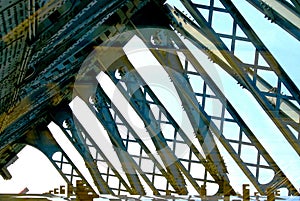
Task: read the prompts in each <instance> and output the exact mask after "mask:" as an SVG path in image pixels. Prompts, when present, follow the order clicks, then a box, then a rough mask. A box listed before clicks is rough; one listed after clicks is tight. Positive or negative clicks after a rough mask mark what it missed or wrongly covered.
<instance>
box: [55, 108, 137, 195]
mask: <svg viewBox="0 0 300 201" xmlns="http://www.w3.org/2000/svg"><path fill="white" fill-rule="evenodd" d="M69 109H70V108H67V111H68V112H69V113H65V114H63V115H61V114H60V115H59V114H58V115H59V116H58V118H55V119H54V121H55V122H57V123H58V125H61V126H60V127H61V129H62V130H63V131H64V133H65V134H66V135H68V136H67V137H68V138H69V139H70V140H71V141H72V143H73V144H74V146H75V147H77V149H78V151H79V153H80V154H81V155H87V157H84V160H85V162H86V165H87V166H88V167H89V169H90V172H91V175H92V177H93V179H94V181H95V183H96V185H101V187H100V189H101V191H100V193H108V194H111V195H114V194H118V195H120V193H121V192H122V191H123V192H124V191H126V192H128V193H130V194H134V191H133V190H132V189H131V188H130V186H129V185H128V184H127V183H126V181H125V180H124V179H123V178H122V176H121V175H120V173H119V172H118V171H117V169H116V168H115V167H114V165H113V164H112V163H111V162H110V161H109V159H108V157H109V156H106V155H105V154H104V153H103V151H102V150H101V149H100V147H99V146H98V145H97V143H96V142H95V141H94V139H93V138H92V137H91V136H90V135H89V133H88V132H87V131H86V129H85V128H84V127H83V126H82V125H81V123H80V122H79V121H78V119H77V118H76V117H75V116H74V115H73V114H72V112H71V111H69ZM64 112H66V111H64ZM70 114H72V116H70ZM64 118H66V119H65V120H66V121H67V122H65V123H67V124H68V125H69V128H65V127H64V126H63V123H64V121H63V122H61V120H63V119H64ZM68 131H69V132H68ZM89 160H92V161H89ZM103 163H105V164H106V166H107V170H106V171H107V172H106V173H104V172H100V171H99V168H98V167H99V165H102V164H103ZM103 176H105V177H106V179H105V181H104V179H103ZM109 177H110V178H112V177H114V178H117V179H118V180H119V183H117V184H114V185H115V186H113V185H108V179H109ZM103 188H104V190H102V189H103ZM114 191H115V192H116V193H115V192H114Z"/></svg>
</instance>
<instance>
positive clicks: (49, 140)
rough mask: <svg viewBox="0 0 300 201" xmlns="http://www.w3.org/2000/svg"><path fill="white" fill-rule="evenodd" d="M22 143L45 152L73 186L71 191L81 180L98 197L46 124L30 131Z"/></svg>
mask: <svg viewBox="0 0 300 201" xmlns="http://www.w3.org/2000/svg"><path fill="white" fill-rule="evenodd" d="M20 143H25V144H28V145H31V146H33V147H35V148H37V149H38V150H40V151H41V152H42V153H44V154H45V155H46V157H47V158H48V159H49V161H50V162H51V163H52V165H53V166H54V167H55V168H56V170H57V171H58V172H59V174H60V175H61V176H62V178H63V179H64V180H65V181H66V183H67V184H68V186H69V187H71V188H72V189H69V190H70V191H69V192H70V193H72V192H73V186H75V185H76V181H77V180H81V181H82V182H83V184H85V186H86V187H87V188H88V191H89V193H90V194H91V195H93V196H94V197H98V196H97V194H96V192H95V191H94V189H93V188H92V187H91V186H90V184H89V183H88V181H87V180H86V179H85V177H84V176H83V175H82V174H81V172H80V171H79V170H78V168H77V167H76V165H75V164H74V163H73V162H72V160H71V159H70V158H69V157H68V155H67V154H66V153H65V152H64V150H63V149H62V148H61V147H60V146H59V144H58V143H57V142H56V140H55V139H54V137H53V136H52V134H51V132H50V131H49V129H48V128H47V127H46V126H40V127H36V128H34V129H32V130H30V131H28V132H27V133H26V134H25V135H24V136H23V138H22V139H21V140H20Z"/></svg>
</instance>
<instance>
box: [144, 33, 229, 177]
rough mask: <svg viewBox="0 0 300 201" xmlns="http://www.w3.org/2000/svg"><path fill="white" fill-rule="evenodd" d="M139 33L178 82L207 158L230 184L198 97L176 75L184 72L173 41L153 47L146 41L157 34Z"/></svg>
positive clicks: (182, 98) (186, 109)
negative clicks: (198, 108)
mask: <svg viewBox="0 0 300 201" xmlns="http://www.w3.org/2000/svg"><path fill="white" fill-rule="evenodd" d="M139 33H140V36H141V38H143V41H144V42H145V43H146V44H147V46H148V48H149V50H150V51H151V52H152V54H153V55H154V56H155V58H156V59H157V60H158V61H159V63H160V64H161V65H162V66H163V67H164V69H165V71H167V73H168V74H169V76H170V77H171V80H173V81H174V79H175V80H176V81H178V82H176V81H174V86H175V88H176V90H177V93H178V94H179V97H180V99H181V102H182V105H183V108H184V110H185V111H186V113H187V115H188V117H189V119H190V122H191V123H192V126H193V129H194V132H195V134H196V137H197V138H198V140H199V142H200V144H201V146H202V147H203V148H204V152H205V154H206V156H207V157H208V158H210V160H211V161H212V162H213V163H214V165H215V166H216V168H217V170H218V173H219V174H220V175H221V177H222V178H223V179H224V181H227V182H229V180H228V177H227V175H226V173H227V170H226V167H225V162H224V161H223V159H222V156H221V154H220V152H219V150H218V148H217V145H216V143H215V141H214V139H213V135H212V133H211V132H210V131H209V128H208V125H209V124H206V123H205V122H204V121H203V119H201V117H200V118H199V114H198V113H197V112H196V110H195V108H197V105H198V101H197V99H196V96H194V93H193V90H192V88H191V87H190V86H188V85H186V84H187V83H185V82H184V81H183V82H182V81H180V80H182V79H184V76H182V74H179V73H178V74H177V73H176V72H180V71H182V69H183V67H182V64H181V62H180V59H179V58H178V56H177V54H176V53H175V51H174V49H173V47H171V46H168V45H170V44H171V41H168V39H167V38H166V40H167V41H168V42H167V45H166V46H164V47H163V46H160V45H153V44H151V42H150V41H148V40H146V38H148V39H150V38H151V35H152V36H155V34H157V33H155V32H151V31H150V30H148V31H147V32H143V33H141V32H139ZM163 48H167V49H163ZM161 49H163V50H161ZM174 70H175V71H174ZM174 76H175V77H176V78H175V77H174ZM178 76H179V77H178ZM184 80H185V79H184ZM176 83H177V84H176ZM183 88H184V89H183ZM191 105H194V106H196V107H191Z"/></svg>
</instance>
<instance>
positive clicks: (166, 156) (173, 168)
mask: <svg viewBox="0 0 300 201" xmlns="http://www.w3.org/2000/svg"><path fill="white" fill-rule="evenodd" d="M121 62H122V65H125V66H126V63H127V64H128V62H129V61H127V62H126V61H124V59H123V60H122V61H121ZM117 65H118V64H117ZM115 70H116V69H115ZM123 73H124V74H123ZM107 74H108V75H109V76H110V78H111V79H112V81H113V82H114V83H115V84H116V85H117V83H118V82H119V80H118V79H117V78H116V77H115V71H110V70H107ZM125 74H126V70H125V69H124V72H121V76H124V75H125ZM127 78H128V79H125V80H124V84H125V85H126V87H127V90H125V89H124V88H123V87H121V86H120V85H118V88H119V90H120V91H121V92H122V94H123V95H124V96H125V97H126V99H127V101H128V102H129V103H130V104H131V105H132V107H133V108H134V110H135V111H136V112H137V114H138V115H139V116H140V118H141V119H142V120H143V122H144V124H145V126H146V128H147V131H148V132H149V134H150V137H151V140H152V142H153V144H154V145H155V148H156V151H157V152H158V154H159V156H160V158H161V159H162V161H163V163H164V165H165V167H166V169H167V171H168V172H169V173H170V174H172V175H173V177H174V179H175V181H176V184H177V185H178V186H179V188H181V189H183V193H184V194H185V193H186V192H187V191H186V190H185V185H186V183H185V181H184V177H183V176H182V174H181V171H180V170H182V171H183V172H184V174H185V175H188V177H191V176H190V175H189V173H188V172H187V171H186V170H185V167H184V166H183V165H182V164H180V163H179V162H178V159H177V157H176V156H175V154H174V153H173V152H172V150H171V149H170V147H169V146H168V144H167V142H166V139H165V137H164V135H163V133H162V131H161V129H160V126H159V123H158V122H157V119H156V118H155V116H154V114H153V113H152V111H151V110H150V107H149V105H148V104H147V101H146V100H145V96H144V94H143V92H142V91H141V90H140V89H139V85H138V83H136V81H135V80H130V79H131V78H129V77H127ZM191 178H192V177H191ZM199 189H200V188H199Z"/></svg>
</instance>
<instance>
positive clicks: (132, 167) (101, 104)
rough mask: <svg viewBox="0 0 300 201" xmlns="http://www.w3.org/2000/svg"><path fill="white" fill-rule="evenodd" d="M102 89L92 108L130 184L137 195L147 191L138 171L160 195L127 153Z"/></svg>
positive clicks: (155, 191)
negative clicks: (102, 94)
mask: <svg viewBox="0 0 300 201" xmlns="http://www.w3.org/2000/svg"><path fill="white" fill-rule="evenodd" d="M100 90H101V89H100V88H99V87H97V91H96V95H95V96H94V97H93V101H94V107H93V106H92V107H90V108H91V109H93V110H94V111H95V113H96V116H97V118H98V120H99V121H100V122H101V123H102V125H103V126H104V128H105V129H106V131H107V133H108V135H109V137H110V140H111V143H112V144H113V146H114V148H115V151H116V152H117V155H118V157H119V160H120V162H121V164H122V167H123V170H124V172H125V173H126V175H127V177H128V180H129V182H130V184H131V185H132V187H133V189H134V190H135V194H140V195H144V194H145V190H144V188H143V186H142V184H141V181H140V179H139V177H138V175H137V174H136V171H138V172H139V173H140V175H141V177H142V178H143V179H144V180H145V181H146V183H147V184H148V185H149V187H150V188H151V189H152V190H153V193H154V194H158V191H157V190H156V189H155V187H154V186H153V185H152V183H151V181H150V180H149V179H148V177H147V176H146V175H145V174H144V172H143V171H142V170H141V168H140V167H139V166H138V165H137V164H136V161H134V160H133V159H132V157H130V156H129V154H128V153H127V150H126V147H125V145H124V143H123V140H122V138H121V135H120V132H119V130H118V128H117V125H116V122H115V121H114V119H113V117H112V115H111V113H110V111H109V106H108V104H107V103H106V102H105V100H104V99H103V97H102V96H101V92H100ZM102 93H103V92H102Z"/></svg>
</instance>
